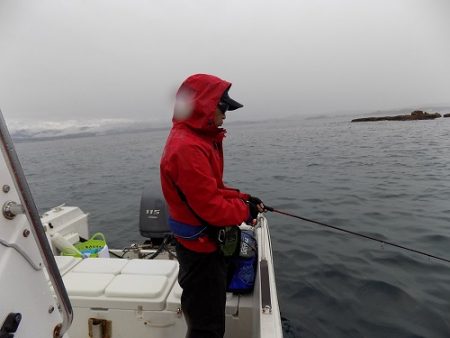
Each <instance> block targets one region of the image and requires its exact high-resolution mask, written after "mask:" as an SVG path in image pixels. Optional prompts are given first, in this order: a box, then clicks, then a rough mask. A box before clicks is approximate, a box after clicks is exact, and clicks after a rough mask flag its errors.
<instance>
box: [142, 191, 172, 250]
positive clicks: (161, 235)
mask: <svg viewBox="0 0 450 338" xmlns="http://www.w3.org/2000/svg"><path fill="white" fill-rule="evenodd" d="M168 217H169V214H168V209H167V205H166V201H165V200H164V196H163V193H162V189H161V185H160V184H159V183H158V184H150V185H147V186H146V187H145V188H144V191H143V193H142V197H141V211H140V214H139V232H140V233H141V235H142V236H144V237H146V238H150V239H151V241H152V243H154V244H159V243H162V241H163V240H164V239H165V238H166V237H167V236H170V235H171V234H172V232H171V231H170V228H169V223H168Z"/></svg>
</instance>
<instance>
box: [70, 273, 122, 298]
mask: <svg viewBox="0 0 450 338" xmlns="http://www.w3.org/2000/svg"><path fill="white" fill-rule="evenodd" d="M113 279H114V275H113V274H106V273H76V272H69V273H68V274H67V275H65V276H64V277H63V281H64V285H65V287H66V289H67V293H68V294H69V295H70V296H83V297H93V296H101V295H103V293H104V291H105V289H106V287H107V286H108V284H109V283H111V281H112V280H113Z"/></svg>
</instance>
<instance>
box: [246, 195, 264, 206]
mask: <svg viewBox="0 0 450 338" xmlns="http://www.w3.org/2000/svg"><path fill="white" fill-rule="evenodd" d="M248 201H249V202H250V203H253V204H254V205H258V204H264V203H263V201H261V200H260V199H259V198H258V197H254V196H250V197H249V198H248Z"/></svg>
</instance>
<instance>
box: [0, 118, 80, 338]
mask: <svg viewBox="0 0 450 338" xmlns="http://www.w3.org/2000/svg"><path fill="white" fill-rule="evenodd" d="M0 138H1V140H0V141H1V149H2V152H3V154H4V156H5V161H6V165H7V167H8V169H9V171H10V172H11V174H12V176H13V180H14V184H15V186H16V188H17V192H18V195H19V198H20V202H21V204H22V206H23V207H24V211H25V214H26V216H27V218H28V221H29V222H30V225H31V232H32V233H33V236H34V238H35V240H36V244H37V247H38V249H39V252H40V254H41V258H42V260H43V262H44V265H45V267H46V268H47V272H48V275H49V277H50V281H51V283H52V285H53V288H54V290H55V294H56V298H57V300H58V303H59V305H60V306H61V311H62V317H63V322H62V323H60V324H58V325H57V326H56V327H55V328H54V331H53V337H54V338H61V337H62V336H63V335H64V334H65V333H66V332H67V330H68V329H69V327H70V325H71V324H72V320H73V310H72V305H71V304H70V300H69V296H68V295H67V291H66V288H65V286H64V283H63V280H62V278H61V275H60V273H59V269H58V266H57V265H56V261H55V258H54V256H53V252H52V250H51V248H50V245H49V243H48V240H47V237H46V235H45V232H44V228H43V226H42V223H41V218H40V216H39V212H38V210H37V207H36V204H35V203H34V200H33V196H32V195H31V191H30V188H29V186H28V182H27V180H26V177H25V174H24V172H23V169H22V166H21V164H20V162H19V158H18V157H17V153H16V150H15V148H14V144H13V142H12V139H11V135H10V134H9V131H8V127H7V126H6V122H5V119H4V118H3V114H2V112H1V111H0Z"/></svg>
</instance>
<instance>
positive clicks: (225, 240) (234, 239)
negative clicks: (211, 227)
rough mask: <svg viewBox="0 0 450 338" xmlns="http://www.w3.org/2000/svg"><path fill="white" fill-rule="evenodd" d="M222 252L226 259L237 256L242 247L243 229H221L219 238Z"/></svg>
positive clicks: (234, 227)
mask: <svg viewBox="0 0 450 338" xmlns="http://www.w3.org/2000/svg"><path fill="white" fill-rule="evenodd" d="M217 239H218V242H219V247H220V250H221V251H222V253H223V255H224V256H225V257H232V256H236V255H237V254H238V253H239V250H240V247H241V229H240V228H239V227H238V226H231V227H224V228H220V230H219V233H218V236H217Z"/></svg>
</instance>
